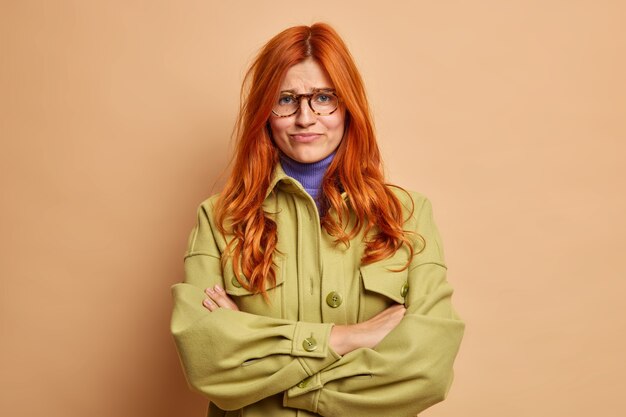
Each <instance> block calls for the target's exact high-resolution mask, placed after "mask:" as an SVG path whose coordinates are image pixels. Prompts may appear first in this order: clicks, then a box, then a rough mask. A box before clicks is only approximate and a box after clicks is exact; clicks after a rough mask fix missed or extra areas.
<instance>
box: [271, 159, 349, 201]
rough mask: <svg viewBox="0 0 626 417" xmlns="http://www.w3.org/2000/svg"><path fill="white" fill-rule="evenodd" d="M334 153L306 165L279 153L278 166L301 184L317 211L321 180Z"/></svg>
mask: <svg viewBox="0 0 626 417" xmlns="http://www.w3.org/2000/svg"><path fill="white" fill-rule="evenodd" d="M336 152H337V151H336V150H335V152H333V153H331V154H330V155H328V156H327V157H326V158H324V159H322V160H320V161H317V162H312V163H308V164H306V163H302V162H298V161H295V160H293V159H291V158H289V157H288V156H287V155H285V154H284V153H283V152H280V164H281V166H282V167H283V170H284V171H285V174H287V175H288V176H290V177H291V178H294V179H295V180H297V181H298V182H299V183H300V184H302V187H303V188H304V189H305V190H306V192H307V193H309V195H310V196H311V197H312V198H313V201H315V205H317V210H318V211H319V210H320V201H319V195H320V192H321V188H322V180H323V179H324V174H325V173H326V170H327V169H328V167H329V166H330V163H331V162H332V161H333V158H334V157H335V153H336Z"/></svg>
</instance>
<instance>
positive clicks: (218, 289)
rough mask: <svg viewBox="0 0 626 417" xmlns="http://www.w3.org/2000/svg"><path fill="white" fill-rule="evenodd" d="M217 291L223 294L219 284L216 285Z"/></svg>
mask: <svg viewBox="0 0 626 417" xmlns="http://www.w3.org/2000/svg"><path fill="white" fill-rule="evenodd" d="M215 291H220V292H221V291H222V287H220V286H219V284H218V285H216V286H215Z"/></svg>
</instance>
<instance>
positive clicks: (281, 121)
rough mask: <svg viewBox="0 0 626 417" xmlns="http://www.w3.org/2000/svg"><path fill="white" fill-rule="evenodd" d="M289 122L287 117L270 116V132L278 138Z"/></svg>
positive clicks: (283, 132)
mask: <svg viewBox="0 0 626 417" xmlns="http://www.w3.org/2000/svg"><path fill="white" fill-rule="evenodd" d="M289 125H290V123H289V121H288V120H287V118H286V117H285V118H272V119H270V128H271V129H272V134H273V135H274V138H279V137H280V136H283V135H284V134H285V132H286V131H287V128H288V127H289Z"/></svg>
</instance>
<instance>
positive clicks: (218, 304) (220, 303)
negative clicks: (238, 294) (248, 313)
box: [202, 285, 239, 311]
mask: <svg viewBox="0 0 626 417" xmlns="http://www.w3.org/2000/svg"><path fill="white" fill-rule="evenodd" d="M204 292H205V293H206V295H207V296H208V298H205V299H204V301H203V302H202V305H203V306H204V307H206V308H207V309H209V311H215V310H217V309H218V308H227V309H229V310H234V311H239V307H237V304H235V302H234V301H233V300H232V298H230V297H229V296H228V294H226V291H224V289H223V288H222V287H220V286H219V285H216V286H215V287H210V288H207V289H206V290H204Z"/></svg>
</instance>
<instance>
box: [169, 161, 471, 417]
mask: <svg viewBox="0 0 626 417" xmlns="http://www.w3.org/2000/svg"><path fill="white" fill-rule="evenodd" d="M393 189H394V190H397V189H395V188H393ZM395 192H396V195H397V196H398V197H399V198H400V201H401V202H402V203H403V205H404V206H405V208H406V216H405V217H408V216H409V213H410V208H411V205H412V203H411V201H410V199H412V200H413V203H414V207H415V210H414V213H413V215H412V216H411V217H410V218H408V220H407V222H406V223H405V229H407V230H412V231H417V232H419V234H420V235H421V236H422V237H423V238H424V240H425V248H424V250H423V251H422V252H421V253H420V254H418V255H416V256H414V258H413V259H412V261H411V264H410V267H409V268H408V269H405V270H404V271H402V272H392V271H390V270H389V269H397V268H399V267H402V266H403V265H404V264H405V263H406V260H407V259H408V257H409V252H408V250H406V249H405V248H402V249H400V250H398V251H397V252H396V253H395V255H394V256H393V257H391V258H388V259H384V260H382V261H379V262H376V263H374V264H369V265H361V263H360V259H361V256H362V254H363V251H364V244H363V235H362V234H361V236H360V238H358V239H355V240H354V241H352V242H351V244H350V246H349V247H348V248H346V247H345V245H342V244H339V245H335V244H334V243H333V239H332V238H331V237H330V236H329V235H328V234H327V233H326V232H325V231H324V230H323V229H321V227H320V221H319V217H318V212H317V208H316V206H315V203H314V201H313V199H312V198H311V197H310V196H309V195H308V194H307V192H306V191H305V190H304V188H302V186H301V185H300V184H299V183H298V182H297V181H296V180H294V179H293V178H290V177H288V176H287V175H286V174H285V173H284V171H283V170H282V168H281V167H280V164H278V165H277V168H276V169H275V172H274V174H273V178H272V182H271V185H270V187H269V189H268V192H267V197H266V199H265V202H264V209H265V210H266V211H267V212H271V213H276V214H275V215H274V219H275V221H276V223H277V227H278V244H277V245H278V247H277V248H278V250H279V253H276V254H275V255H274V256H275V258H274V260H275V264H276V265H277V278H276V286H275V287H273V288H270V289H268V294H269V297H270V303H269V304H268V303H267V302H266V301H264V300H263V297H262V295H260V294H252V293H250V292H248V291H247V290H246V289H244V288H242V287H241V285H240V284H239V283H238V282H237V280H236V279H235V278H234V274H233V269H232V266H230V264H228V265H227V266H226V267H225V268H224V269H222V267H221V264H220V256H221V254H222V251H223V250H224V247H225V245H226V241H225V239H224V237H223V236H221V235H220V234H219V233H218V231H217V227H216V224H215V218H214V206H213V205H214V203H215V201H216V196H213V197H211V198H209V199H207V200H206V201H204V202H203V203H202V204H201V205H200V207H199V208H198V222H197V225H196V226H195V227H194V229H193V231H192V232H191V235H190V237H189V245H188V250H187V252H186V253H185V280H184V282H183V283H178V284H175V285H173V286H172V295H173V299H174V307H173V313H172V320H171V331H172V334H173V336H174V340H175V342H176V346H177V349H178V353H179V356H180V360H181V363H182V366H183V369H184V372H185V375H186V378H187V381H188V383H189V385H190V387H191V388H193V389H194V390H196V391H198V392H200V393H201V394H203V395H204V396H205V397H206V398H207V399H208V400H210V405H209V412H208V416H210V417H215V416H245V417H283V416H284V417H287V416H293V417H295V416H301V417H303V416H317V415H320V416H337V417H352V416H358V417H368V416H372V417H380V416H386V417H394V416H402V417H404V416H415V415H416V414H417V413H419V412H421V411H422V410H424V409H426V408H428V407H429V406H431V405H433V404H435V403H437V402H439V401H442V400H443V399H444V398H445V396H446V394H447V392H448V390H449V388H450V384H451V383H452V379H453V370H452V366H453V362H454V359H455V357H456V354H457V351H458V349H459V344H460V342H461V339H462V336H463V331H464V323H463V322H462V321H461V320H460V318H459V316H458V315H457V314H456V312H455V311H454V309H453V307H452V304H451V296H452V288H451V287H450V285H449V284H448V282H447V281H446V265H445V262H444V257H443V251H442V247H441V241H440V237H439V233H438V231H437V228H436V226H435V223H434V222H433V216H432V212H431V205H430V202H429V201H428V200H427V199H426V198H425V197H424V196H422V195H420V194H417V193H410V197H409V196H408V195H407V194H406V193H405V192H403V191H401V190H397V191H395ZM344 198H345V194H344ZM414 240H415V242H416V249H419V248H421V247H422V245H423V244H422V243H421V241H420V240H419V239H418V238H417V236H415V237H414ZM215 284H219V285H221V286H223V288H224V289H225V290H226V292H227V293H228V294H230V296H231V297H232V298H233V299H234V301H235V302H236V303H237V305H238V306H239V308H240V310H241V311H232V310H227V309H219V310H217V311H214V312H212V313H211V312H209V311H208V310H207V309H206V308H204V307H203V306H202V301H203V300H204V298H205V294H204V290H205V289H206V288H207V287H210V286H214V285H215ZM394 303H404V304H405V305H406V307H407V313H406V315H405V317H404V318H403V319H402V321H401V322H400V324H399V325H398V326H397V327H396V328H395V329H394V330H393V331H392V332H391V333H389V334H388V335H387V337H385V338H384V339H383V340H382V342H380V343H379V344H378V345H377V346H376V348H375V349H368V348H360V349H357V350H355V351H352V352H350V353H348V354H346V355H344V356H340V355H338V354H337V353H335V352H334V351H333V350H332V349H331V348H330V346H329V344H328V342H329V335H330V331H331V328H332V326H333V324H353V323H358V322H361V321H364V320H367V319H369V318H371V317H373V316H374V315H376V314H377V313H379V312H380V311H382V310H383V309H385V308H387V307H389V306H391V305H392V304H394ZM224 410H230V411H224Z"/></svg>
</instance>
